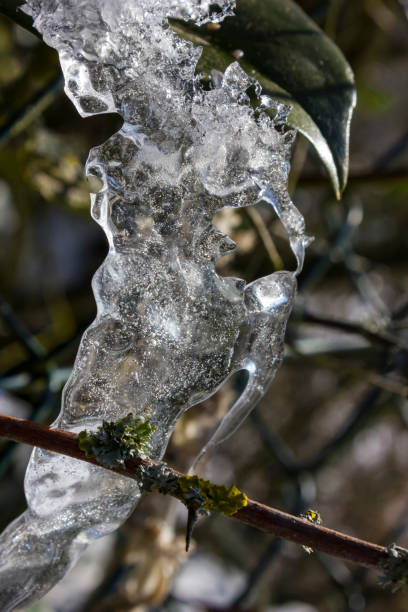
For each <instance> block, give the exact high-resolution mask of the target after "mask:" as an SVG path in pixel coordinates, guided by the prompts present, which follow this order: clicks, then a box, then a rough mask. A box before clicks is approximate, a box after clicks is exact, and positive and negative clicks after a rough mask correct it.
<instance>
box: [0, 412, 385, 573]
mask: <svg viewBox="0 0 408 612" xmlns="http://www.w3.org/2000/svg"><path fill="white" fill-rule="evenodd" d="M0 438H6V439H8V440H13V441H14V442H22V443H24V444H30V445H33V446H38V447H40V448H43V449H45V450H48V451H52V452H57V453H62V454H63V455H68V456H69V457H74V458H75V459H79V460H81V461H87V462H88V463H92V464H94V465H99V466H100V464H99V463H97V461H96V460H95V459H88V458H87V457H86V456H85V454H84V453H83V452H82V451H81V450H80V449H79V448H78V445H77V435H76V434H74V433H71V432H69V431H64V430H61V429H55V428H50V427H45V426H44V425H39V424H37V423H33V422H31V421H27V420H25V419H16V418H14V417H9V416H5V415H0ZM153 463H154V462H152V461H150V460H145V459H140V458H134V459H131V460H127V461H126V462H125V465H124V466H122V467H113V468H106V469H110V470H112V471H114V472H117V473H118V474H121V475H123V476H128V477H129V478H133V479H134V480H137V479H138V476H137V468H138V467H139V466H141V465H145V466H149V465H152V464H153ZM100 467H101V466H100ZM103 467H104V466H103ZM173 472H174V474H175V475H176V476H181V475H182V474H180V472H177V471H176V470H173ZM231 518H234V519H236V520H238V521H240V522H241V523H246V524H247V525H251V526H253V527H257V528H258V529H261V530H262V531H266V532H267V533H272V534H273V535H275V536H278V537H281V538H285V539H286V540H290V541H292V542H295V543H296V544H300V545H303V546H308V547H310V548H312V549H314V550H319V551H321V552H324V553H327V554H329V555H333V556H335V557H339V558H341V559H344V560H346V561H352V562H354V563H358V564H360V565H364V566H366V567H372V568H377V569H380V563H381V561H384V560H385V559H388V558H389V554H388V553H387V550H386V549H385V548H384V547H383V546H378V545H377V544H372V543H371V542H365V541H364V540H359V539H357V538H353V537H351V536H348V535H346V534H344V533H340V532H339V531H333V530H332V529H327V528H326V527H322V526H321V525H316V524H313V523H311V522H309V521H307V520H305V519H302V518H299V517H296V516H293V515H291V514H287V513H286V512H281V511H280V510H276V509H275V508H270V507H268V506H265V505H263V504H261V503H259V502H256V501H254V500H251V499H249V500H248V505H247V506H245V507H244V508H241V509H240V510H238V512H236V513H235V514H234V515H233V516H232V517H231Z"/></svg>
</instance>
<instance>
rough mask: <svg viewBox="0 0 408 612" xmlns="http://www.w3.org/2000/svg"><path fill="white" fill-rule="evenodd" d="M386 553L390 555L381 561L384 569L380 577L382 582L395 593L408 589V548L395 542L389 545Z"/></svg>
mask: <svg viewBox="0 0 408 612" xmlns="http://www.w3.org/2000/svg"><path fill="white" fill-rule="evenodd" d="M386 553H387V555H388V557H387V558H385V559H383V560H382V561H381V562H380V567H381V568H382V569H383V570H384V574H383V575H382V576H381V577H380V579H379V582H380V584H381V585H382V586H383V587H389V588H390V589H391V591H392V592H393V593H397V592H398V591H405V590H407V588H408V550H407V549H406V548H402V547H401V546H397V545H396V544H394V543H393V544H390V545H389V546H388V547H387V549H386Z"/></svg>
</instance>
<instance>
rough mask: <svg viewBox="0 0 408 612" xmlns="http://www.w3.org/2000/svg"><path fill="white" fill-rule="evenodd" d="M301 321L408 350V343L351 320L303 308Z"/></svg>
mask: <svg viewBox="0 0 408 612" xmlns="http://www.w3.org/2000/svg"><path fill="white" fill-rule="evenodd" d="M301 321H302V322H304V323H313V324H316V325H322V326H323V327H331V328H333V329H339V330H341V331H344V332H346V333H350V334H358V335H360V336H363V337H364V338H367V340H370V341H371V342H375V343H376V344H381V345H383V346H386V347H388V348H398V349H400V350H403V351H408V345H407V344H406V343H405V342H402V341H401V340H399V338H396V337H395V336H393V335H392V334H389V333H387V332H383V331H374V330H371V329H368V328H367V327H363V326H362V325H359V324H358V323H352V322H351V321H343V320H339V319H331V318H329V317H324V316H323V315H316V314H312V313H311V312H307V311H305V310H304V311H303V312H301Z"/></svg>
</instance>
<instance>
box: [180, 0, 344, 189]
mask: <svg viewBox="0 0 408 612" xmlns="http://www.w3.org/2000/svg"><path fill="white" fill-rule="evenodd" d="M172 26H173V27H174V29H176V31H177V32H178V33H179V34H181V35H182V36H184V37H185V38H188V39H190V40H193V41H194V42H196V43H199V44H204V50H203V56H202V58H201V60H200V63H199V67H198V68H199V70H200V71H202V72H204V73H209V71H210V69H211V68H216V69H218V70H223V69H225V67H226V65H228V64H229V63H231V61H235V58H234V57H233V56H232V53H233V51H235V50H242V51H243V52H244V56H243V58H242V59H240V60H239V63H240V64H241V65H242V67H243V69H244V70H245V71H246V72H247V73H248V74H250V75H252V76H254V77H255V78H257V79H258V80H259V81H260V83H261V85H262V87H263V89H264V92H265V93H266V94H268V95H271V96H273V97H275V98H278V99H279V100H280V101H282V102H285V103H287V104H290V105H291V106H292V111H291V113H290V115H289V123H290V125H291V126H292V127H295V128H296V129H298V130H299V131H300V132H301V133H302V134H304V135H305V136H306V137H307V138H308V139H309V140H310V142H311V143H312V144H313V146H314V147H315V149H316V151H317V153H318V154H319V156H320V158H321V159H322V161H323V163H324V164H325V166H326V168H327V170H328V172H329V175H330V178H331V180H332V183H333V187H334V190H335V192H336V195H337V197H340V194H341V192H342V191H343V189H344V187H345V185H346V182H347V173H348V142H349V130H350V120H351V116H352V112H353V108H354V105H355V99H356V93H355V86H354V78H353V73H352V71H351V68H350V66H349V65H348V63H347V61H346V60H345V58H344V56H343V54H342V53H341V51H340V50H339V48H338V47H337V46H336V45H335V44H334V43H333V42H332V41H331V40H330V39H329V38H328V37H327V36H326V35H325V34H324V33H323V32H322V31H321V30H320V29H319V28H318V26H317V25H316V24H315V23H314V22H313V21H312V20H311V19H309V17H308V16H307V15H306V14H305V13H304V12H303V11H302V9H301V8H300V7H299V6H298V5H297V4H296V3H295V2H292V1H291V0H238V2H237V9H236V15H235V17H231V18H228V19H226V20H225V21H224V22H223V24H222V26H221V28H220V29H218V30H216V29H213V28H208V27H202V28H195V27H194V26H192V25H191V24H181V23H180V22H177V23H176V22H173V23H172Z"/></svg>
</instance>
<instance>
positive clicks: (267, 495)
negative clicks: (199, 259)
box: [0, 0, 408, 612]
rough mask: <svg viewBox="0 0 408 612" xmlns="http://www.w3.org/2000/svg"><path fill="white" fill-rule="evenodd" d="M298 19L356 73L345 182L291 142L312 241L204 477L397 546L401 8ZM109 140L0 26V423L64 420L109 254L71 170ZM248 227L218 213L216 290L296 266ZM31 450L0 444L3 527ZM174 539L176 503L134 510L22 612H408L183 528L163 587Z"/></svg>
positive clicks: (243, 530)
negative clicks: (266, 385) (225, 238)
mask: <svg viewBox="0 0 408 612" xmlns="http://www.w3.org/2000/svg"><path fill="white" fill-rule="evenodd" d="M299 5H300V6H301V7H302V8H303V10H304V11H305V12H306V13H307V14H308V15H309V17H310V18H311V19H313V20H314V21H315V22H316V23H317V25H318V26H319V27H320V28H321V29H322V30H323V31H325V32H326V34H327V35H328V36H330V37H331V38H332V39H333V40H334V42H335V43H336V44H337V45H338V46H339V48H340V49H341V50H342V52H343V54H344V56H345V57H346V58H347V60H348V62H349V63H350V64H351V66H352V69H353V71H354V73H355V77H356V83H357V91H358V96H359V104H358V106H357V109H356V114H355V118H354V120H353V123H352V126H351V147H350V180H349V184H348V187H347V189H346V191H345V193H344V196H343V199H342V201H341V202H337V201H336V200H335V197H334V195H333V193H332V189H331V186H330V183H329V180H328V179H327V177H326V176H325V173H324V170H323V169H322V165H321V162H320V161H319V160H318V158H317V157H316V154H315V153H314V150H313V149H312V147H310V146H309V144H308V142H307V141H306V139H305V138H304V137H303V136H299V137H298V139H297V141H296V145H295V147H294V151H293V158H292V173H291V177H290V187H291V190H292V193H293V198H294V200H295V202H296V204H297V205H298V206H299V208H300V209H301V210H302V212H303V214H304V215H305V218H306V221H307V229H308V233H309V234H310V235H314V237H315V240H314V242H313V243H312V245H311V246H310V247H309V249H308V253H307V260H306V266H305V270H304V272H303V274H302V276H301V278H300V283H299V285H300V290H299V296H298V300H297V306H296V309H295V312H294V314H293V316H292V319H291V323H290V326H289V329H288V337H287V357H286V360H285V363H284V366H283V368H282V370H281V371H280V373H279V375H278V377H277V378H276V380H275V382H274V383H273V384H272V386H271V388H270V391H269V392H268V394H267V395H266V397H265V398H264V400H263V401H262V402H261V404H260V406H259V407H258V408H257V409H256V411H255V412H254V413H253V415H252V416H251V418H250V419H249V420H248V421H247V422H246V423H245V425H244V426H243V427H242V428H241V429H240V430H239V431H238V432H237V433H236V434H235V435H234V436H233V437H232V438H231V439H230V440H229V441H228V442H227V443H225V444H224V445H223V446H222V447H221V448H220V449H219V450H217V452H216V453H215V454H213V455H211V456H210V457H209V458H208V459H207V463H206V465H205V466H204V467H203V473H202V475H203V476H204V477H205V478H208V479H210V480H211V481H213V482H217V483H219V484H225V485H227V486H229V485H231V484H232V482H235V483H236V484H237V485H238V486H239V488H240V489H241V490H244V491H245V492H246V493H248V495H250V496H251V497H254V498H256V499H259V500H260V501H263V502H265V503H267V504H269V505H272V506H276V507H278V508H281V509H283V510H286V511H289V512H292V513H296V514H300V513H302V512H305V511H306V510H307V508H310V507H312V508H314V509H315V510H316V511H318V512H320V513H321V515H322V516H323V517H324V524H325V525H326V526H328V527H334V528H337V529H340V530H344V531H345V532H347V533H350V534H353V535H357V536H359V537H362V538H366V539H369V540H374V541H376V542H379V543H383V544H386V545H388V544H391V542H393V541H397V542H398V543H399V544H401V545H402V546H407V544H408V502H407V499H408V481H407V479H406V474H407V469H408V403H407V391H408V381H407V346H408V331H407V329H408V328H407V323H408V300H407V289H408V280H407V279H408V275H407V271H408V257H407V256H408V246H407V241H406V236H405V231H404V230H405V227H406V226H407V224H408V208H407V205H406V201H407V194H408V119H407V112H406V107H407V102H408V80H407V78H406V74H407V70H408V21H407V18H406V13H405V11H404V6H405V8H406V5H404V2H402V1H401V2H398V1H397V0H361V1H360V2H346V1H345V0H331V1H325V0H301V1H300V2H299ZM221 31H222V30H221ZM221 31H218V32H221ZM213 34H217V32H215V33H214V32H213ZM217 35H218V34H217ZM219 35H221V34H219ZM235 51H243V53H244V55H243V58H242V59H243V60H245V59H247V60H249V59H250V58H249V57H248V53H247V50H246V49H245V48H244V44H243V41H242V43H240V45H239V48H238V49H235V48H234V49H233V50H232V48H227V46H225V49H224V52H225V53H226V54H230V56H231V57H230V59H231V61H234V60H235V59H236V56H237V54H236V53H235ZM234 53H235V54H234ZM272 59H273V58H272ZM257 69H258V70H259V71H261V72H262V70H263V67H262V66H261V65H259V66H258V65H257ZM119 125H120V122H119V120H118V118H117V117H115V116H99V117H93V118H88V119H80V118H79V117H78V115H77V113H76V111H75V109H74V108H73V107H72V105H71V104H70V102H69V101H68V100H67V99H66V98H65V97H64V94H63V92H62V88H61V79H60V74H59V68H58V62H57V58H56V54H55V52H54V51H53V50H51V49H49V48H48V47H46V46H45V45H43V44H42V43H41V42H40V41H39V40H37V39H36V38H35V37H33V36H31V35H30V34H28V33H27V32H25V31H23V30H21V29H19V28H18V27H16V26H14V25H12V24H11V23H10V22H9V21H7V20H6V19H1V20H0V144H1V146H0V370H1V389H2V390H1V391H0V410H1V412H5V413H9V414H14V415H16V416H24V417H28V418H31V419H36V420H38V421H41V422H46V423H49V422H51V421H52V420H53V419H54V418H55V416H56V414H57V413H58V411H59V404H60V395H61V389H62V387H63V384H64V382H65V381H66V379H67V377H68V375H69V372H70V367H71V365H72V363H73V360H74V357H75V353H76V349H77V346H78V342H79V338H80V336H81V333H82V331H83V330H84V328H85V327H86V326H87V325H88V324H89V323H90V321H91V320H92V319H93V317H94V314H95V305H94V301H93V297H92V293H91V289H90V281H91V276H92V274H93V272H94V271H95V269H96V268H97V266H98V265H99V263H100V262H101V261H102V259H103V258H104V256H105V253H106V248H107V245H106V241H105V237H104V235H103V233H102V231H101V230H100V229H99V228H98V226H97V225H96V224H95V223H94V222H92V221H91V220H90V217H89V213H88V206H89V204H88V200H89V197H88V191H89V190H88V186H87V182H86V180H85V178H84V174H83V166H84V162H85V160H86V156H87V154H88V150H89V149H90V148H91V147H92V146H94V145H95V144H98V143H100V142H102V141H103V140H104V139H105V138H107V137H108V136H109V135H110V134H111V133H112V132H114V131H116V130H117V129H118V127H119ZM255 211H256V214H255V215H253V214H251V212H250V211H249V210H248V211H247V210H225V211H221V213H219V214H218V215H217V218H216V222H217V224H218V225H219V227H220V229H222V230H223V231H227V233H229V235H230V236H231V237H232V238H233V239H234V240H235V241H236V242H237V244H238V248H237V251H236V252H235V253H234V254H232V255H228V256H227V257H225V258H223V259H221V260H220V261H219V262H218V264H217V267H218V270H219V271H220V273H221V274H223V275H232V276H241V277H242V278H244V279H245V280H246V281H248V282H249V281H251V280H253V279H254V278H256V277H258V276H261V275H266V274H270V273H271V271H273V270H274V269H275V267H277V262H279V261H280V260H281V261H282V262H283V264H284V265H285V267H289V268H291V267H292V268H293V265H294V262H293V259H292V256H291V254H290V251H289V249H288V247H287V241H286V237H285V234H284V231H283V229H282V227H281V225H280V223H279V222H278V221H277V220H276V219H275V218H274V217H273V215H272V212H271V211H270V210H269V208H267V207H265V206H263V205H262V204H260V205H259V206H258V207H257V208H256V209H255ZM244 382H245V381H243V380H242V379H241V378H240V377H239V376H237V377H235V378H234V379H232V381H231V382H230V384H228V385H225V386H224V387H223V388H222V389H221V390H220V391H219V392H218V393H217V394H216V395H215V396H214V397H213V398H211V399H210V400H208V401H207V402H205V404H203V405H200V406H196V407H194V408H192V409H191V410H190V411H189V412H188V413H187V414H186V415H185V416H184V417H183V418H182V420H181V421H180V422H179V424H178V426H177V428H176V431H175V433H174V435H173V437H172V441H171V443H170V446H169V449H168V453H167V457H166V460H167V462H168V463H169V465H172V466H174V467H177V468H179V469H181V470H185V469H186V468H187V467H188V466H189V464H190V463H191V460H192V458H193V457H194V456H196V454H197V452H198V450H199V448H200V447H201V446H202V445H203V443H204V441H205V440H207V439H208V437H209V436H210V433H211V432H212V430H213V429H214V427H215V423H216V422H217V421H218V420H219V419H220V417H221V415H222V414H224V413H225V411H226V410H227V409H228V407H229V406H230V404H231V401H232V400H233V398H234V396H235V395H236V394H237V393H238V392H239V391H240V389H242V385H243V384H244ZM28 452H29V450H28V449H27V448H25V447H23V446H20V447H17V446H15V445H12V444H10V443H7V442H4V441H3V442H2V441H0V477H1V483H0V486H1V491H2V495H1V496H0V523H1V528H3V527H4V526H5V525H6V524H7V523H8V522H9V521H10V520H11V519H12V518H14V517H15V516H16V515H17V514H18V513H19V512H20V511H21V510H22V509H23V507H24V498H23V488H22V482H23V474H24V469H25V465H26V461H27V458H28ZM184 528H185V510H184V508H183V507H182V506H181V504H179V505H178V506H175V505H174V503H173V502H171V501H169V500H167V499H166V498H163V497H161V496H156V495H151V496H147V497H146V498H145V499H144V500H143V501H142V503H141V504H140V505H139V506H138V508H137V510H136V512H135V513H134V515H133V516H132V517H131V518H130V519H129V521H128V522H127V523H126V525H124V526H123V528H122V529H121V530H119V532H118V534H117V535H116V536H113V537H112V538H110V539H108V540H103V541H101V542H100V543H98V544H97V545H95V546H94V547H91V549H89V552H88V553H87V556H86V557H85V558H84V560H83V561H81V563H80V564H79V565H78V567H77V568H76V569H74V570H73V571H72V574H71V575H69V576H67V578H66V579H64V580H63V581H62V582H61V583H60V585H58V586H57V587H56V588H55V589H54V590H53V592H52V593H50V595H49V596H47V598H45V600H44V601H43V602H41V603H40V604H38V606H36V608H35V609H36V610H37V611H38V612H47V611H48V612H49V611H58V612H70V611H71V612H79V611H81V610H83V611H86V612H93V611H96V610H97V611H98V612H101V611H104V610H106V611H109V610H114V611H115V612H121V611H123V612H125V611H130V610H156V611H160V612H172V611H177V612H179V611H181V612H183V611H187V610H188V611H190V610H193V611H194V610H209V611H210V610H225V611H228V610H231V611H232V610H240V609H249V610H254V611H257V612H258V611H259V612H263V611H265V612H279V611H281V612H284V611H285V612H289V611H290V612H316V611H317V612H359V611H362V610H365V611H367V612H383V610H384V609H387V610H389V611H390V612H405V611H406V610H407V609H408V596H407V594H404V593H398V594H396V595H392V594H391V593H390V592H389V591H388V592H387V591H385V590H382V589H381V587H380V586H379V585H378V584H377V579H376V576H375V575H374V574H373V573H372V572H368V571H366V570H364V569H363V568H358V567H353V566H352V565H346V564H344V563H342V562H340V561H338V560H335V559H331V558H329V557H327V556H324V555H320V554H316V553H314V554H312V555H307V554H305V552H304V551H303V550H302V549H301V548H300V547H297V546H295V545H292V544H288V543H284V542H281V541H277V540H274V539H273V538H271V537H266V536H265V535H264V534H262V533H261V532H257V531H256V530H254V529H251V528H249V527H245V526H243V525H239V524H235V521H233V520H227V519H223V518H221V517H210V518H209V519H206V520H205V521H203V522H201V523H200V524H199V525H198V527H197V528H196V531H195V539H196V542H197V544H196V548H195V551H193V553H192V554H191V555H190V557H189V558H188V561H187V563H185V565H183V566H182V567H181V569H180V570H179V572H178V573H177V574H176V577H175V578H174V575H175V572H176V571H177V570H178V569H179V568H180V566H181V564H182V562H183V561H185V559H186V556H185V554H184V552H183V547H184V541H183V538H180V537H179V535H178V534H180V533H183V532H184ZM173 578H174V579H173ZM168 593H169V594H168ZM294 602H297V603H294ZM290 606H291V607H290ZM33 610H34V608H33Z"/></svg>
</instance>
